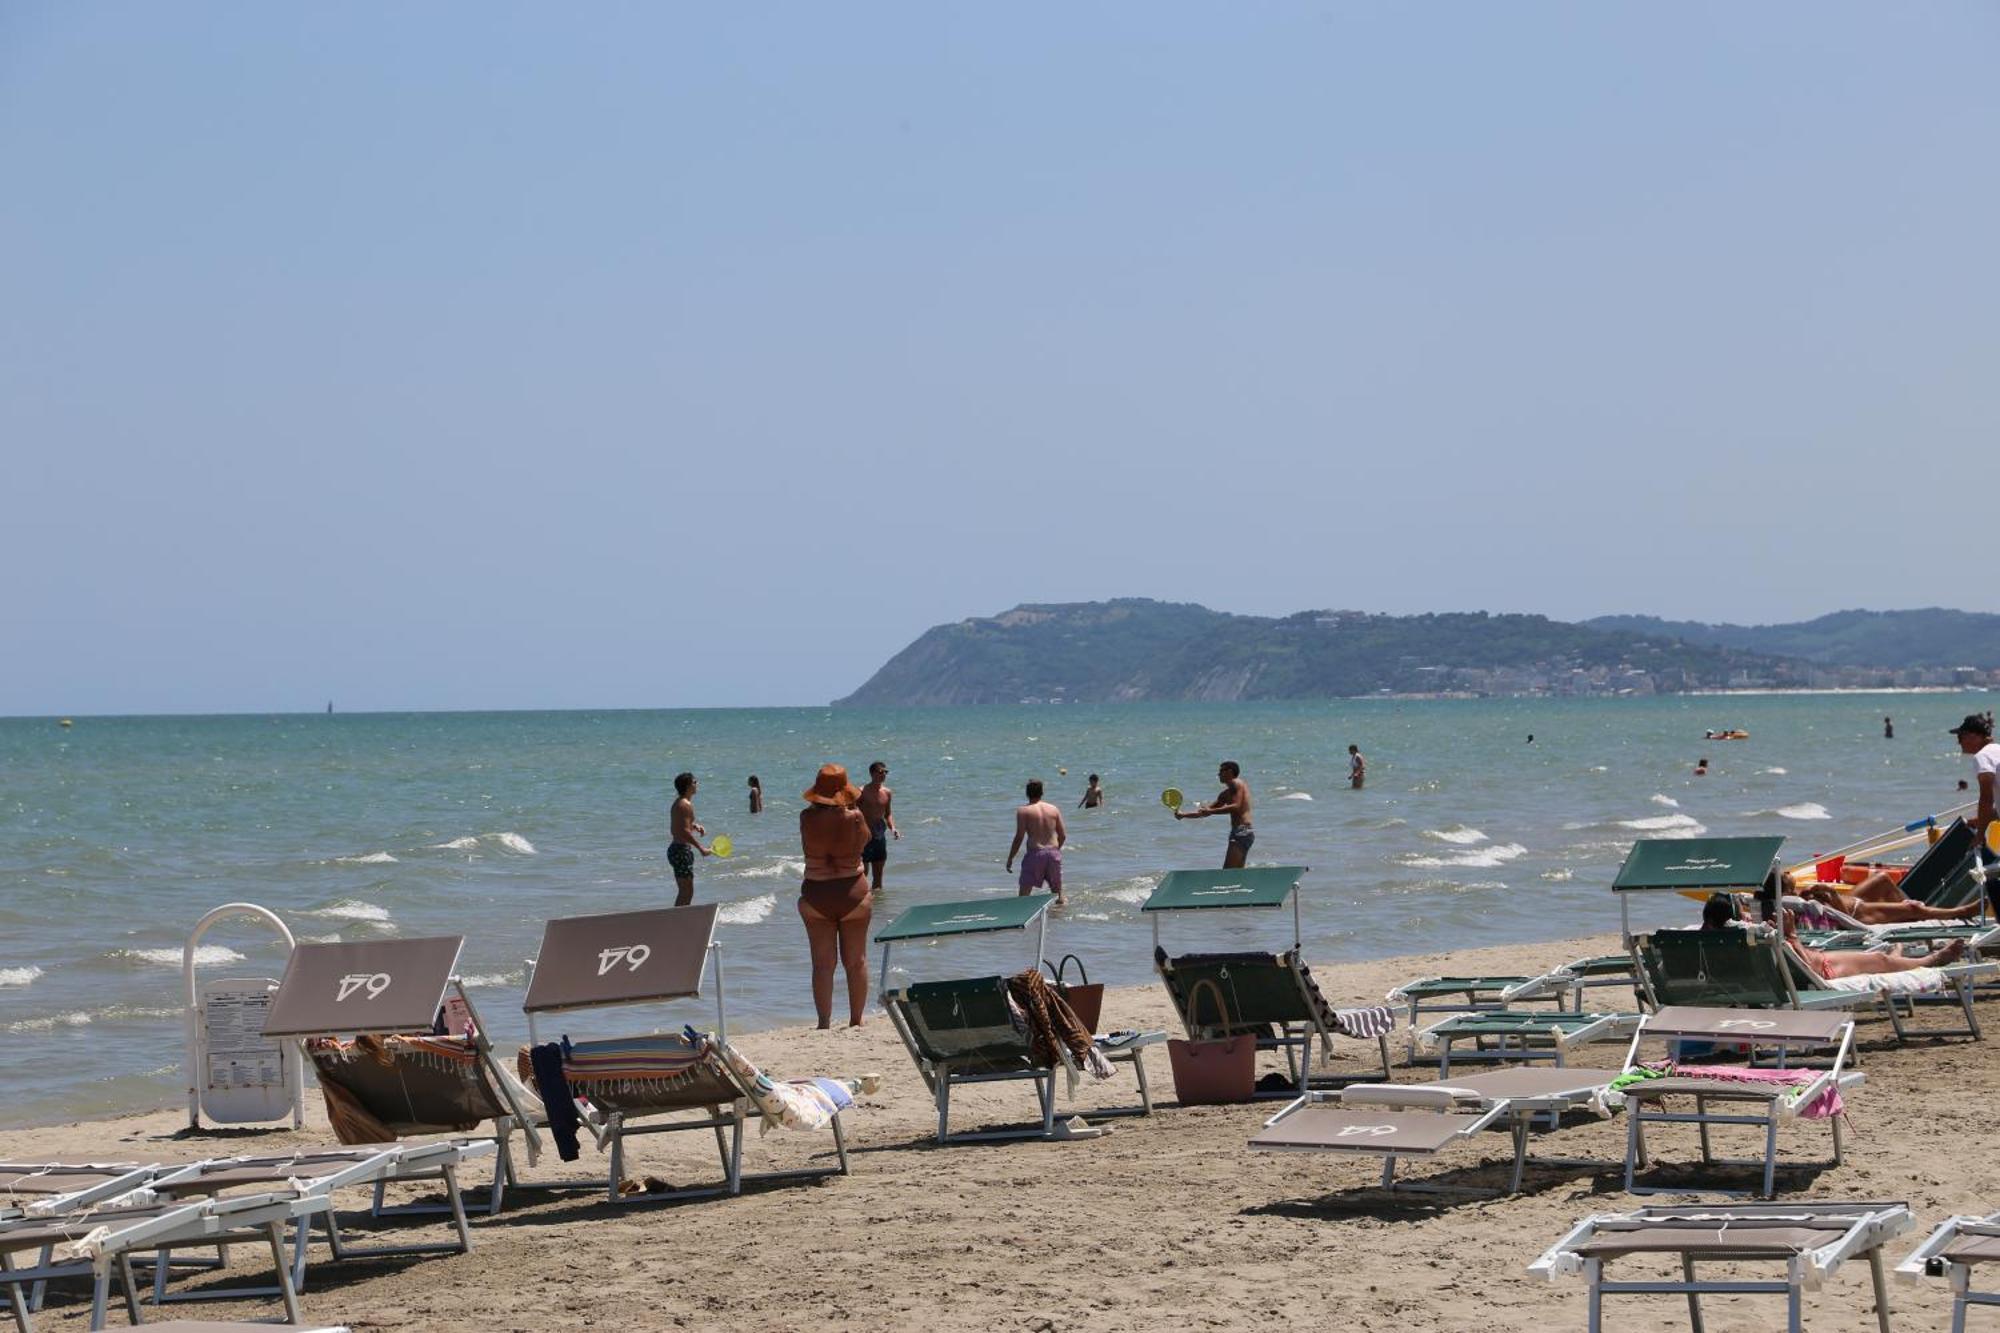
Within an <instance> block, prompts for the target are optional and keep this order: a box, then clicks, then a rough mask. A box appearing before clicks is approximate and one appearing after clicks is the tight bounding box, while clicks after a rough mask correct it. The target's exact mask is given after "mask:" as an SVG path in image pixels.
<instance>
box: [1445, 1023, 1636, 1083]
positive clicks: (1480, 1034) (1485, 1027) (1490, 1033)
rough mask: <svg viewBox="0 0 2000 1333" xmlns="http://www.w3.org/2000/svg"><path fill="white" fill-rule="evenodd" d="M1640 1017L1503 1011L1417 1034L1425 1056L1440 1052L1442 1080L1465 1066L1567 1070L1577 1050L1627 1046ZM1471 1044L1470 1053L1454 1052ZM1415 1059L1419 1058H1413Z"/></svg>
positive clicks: (1447, 1024) (1446, 1024)
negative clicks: (1458, 1064)
mask: <svg viewBox="0 0 2000 1333" xmlns="http://www.w3.org/2000/svg"><path fill="white" fill-rule="evenodd" d="M1639 1019H1640V1015H1638V1014H1576V1013H1570V1012H1569V1011H1568V1010H1565V1009H1553V1010H1542V1011H1539V1012H1536V1011H1533V1010H1521V1009H1500V1010H1487V1011H1485V1012H1480V1013H1470V1014H1455V1015H1453V1016H1452V1017H1450V1018H1447V1019H1445V1020H1444V1021H1443V1022H1442V1023H1433V1024H1431V1025H1430V1026H1429V1027H1427V1028H1425V1029H1424V1030H1423V1031H1422V1032H1420V1033H1418V1034H1417V1040H1416V1046H1417V1048H1418V1050H1419V1051H1423V1052H1429V1051H1435V1052H1436V1053H1437V1057H1438V1077H1439V1078H1444V1077H1446V1076H1447V1075H1449V1074H1450V1073H1451V1062H1452V1060H1453V1059H1454V1058H1456V1059H1459V1060H1477V1061H1489V1062H1490V1061H1507V1062H1515V1063H1527V1062H1529V1061H1536V1060H1548V1061H1551V1062H1552V1063H1554V1064H1557V1065H1561V1064H1563V1063H1565V1062H1566V1061H1567V1059H1568V1057H1569V1052H1570V1049H1571V1048H1572V1047H1575V1046H1584V1045H1588V1044H1590V1043H1591V1042H1598V1041H1624V1040H1625V1039H1626V1038H1628V1037H1630V1036H1631V1035H1632V1034H1633V1033H1634V1032H1636V1031H1638V1028H1639ZM1460 1042H1471V1043H1472V1049H1471V1050H1470V1051H1454V1050H1453V1047H1455V1046H1456V1045H1457V1044H1458V1043H1460ZM1413 1058H1414V1057H1413Z"/></svg>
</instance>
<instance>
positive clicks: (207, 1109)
mask: <svg viewBox="0 0 2000 1333" xmlns="http://www.w3.org/2000/svg"><path fill="white" fill-rule="evenodd" d="M277 990H278V983H277V982H275V981H272V980H270V979H268V978H262V977H259V978H252V979H249V980H244V979H235V980H226V981H211V982H208V983H206V984H205V985H203V986H202V988H201V1014H200V1021H201V1032H200V1047H199V1063H198V1066H197V1070H198V1074H199V1077H200V1079H201V1109H202V1111H203V1113H204V1114H206V1115H207V1116H208V1118H209V1119H210V1120H212V1121H214V1122H215V1123H216V1124H219V1125H240V1124H246V1123H250V1122H255V1121H264V1120H282V1119H284V1118H285V1117H286V1116H288V1115H290V1114H291V1113H292V1098H291V1077H290V1075H291V1063H292V1061H294V1060H296V1059H297V1058H298V1056H297V1054H296V1053H295V1052H294V1051H292V1050H291V1049H290V1044H289V1043H286V1042H280V1041H277V1040H274V1039H273V1038H270V1037H266V1036H265V1035H264V1016H265V1014H266V1013H267V1012H268V1011H269V1010H270V1007H271V997H272V996H273V995H275V994H276V993H277Z"/></svg>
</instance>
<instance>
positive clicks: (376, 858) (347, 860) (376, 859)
mask: <svg viewBox="0 0 2000 1333" xmlns="http://www.w3.org/2000/svg"><path fill="white" fill-rule="evenodd" d="M333 863H334V864H335V865H342V866H392V865H394V864H396V858H395V857H393V856H391V855H389V853H387V852H370V853H368V855H366V856H336V857H334V858H333Z"/></svg>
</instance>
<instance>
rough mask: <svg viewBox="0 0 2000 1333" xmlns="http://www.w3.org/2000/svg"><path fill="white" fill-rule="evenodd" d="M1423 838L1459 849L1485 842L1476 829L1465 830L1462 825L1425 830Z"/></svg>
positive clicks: (1484, 836) (1482, 835) (1484, 838)
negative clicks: (1452, 845) (1455, 846)
mask: <svg viewBox="0 0 2000 1333" xmlns="http://www.w3.org/2000/svg"><path fill="white" fill-rule="evenodd" d="M1424 836H1425V837H1426V838H1436V839H1437V840H1438V841H1439V842H1449V843H1455V844H1456V845H1458V846H1460V847H1469V846H1471V845H1472V844H1473V843H1475V842H1485V841H1486V835H1485V834H1484V833H1483V832H1481V831H1480V830H1478V829H1476V828H1467V827H1466V826H1465V825H1463V824H1454V825H1452V826H1451V827H1450V828H1427V829H1425V830H1424Z"/></svg>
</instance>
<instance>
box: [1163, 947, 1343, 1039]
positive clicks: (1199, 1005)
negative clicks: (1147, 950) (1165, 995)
mask: <svg viewBox="0 0 2000 1333" xmlns="http://www.w3.org/2000/svg"><path fill="white" fill-rule="evenodd" d="M1166 974H1167V979H1168V990H1169V992H1170V993H1171V994H1172V995H1173V998H1174V1006H1175V1008H1177V1009H1179V1010H1180V1012H1181V1018H1182V1019H1183V1021H1185V1022H1186V1023H1187V1025H1188V1027H1189V1028H1190V1029H1193V1028H1197V1027H1199V1028H1204V1029H1208V1030H1213V1031H1223V1030H1229V1029H1237V1028H1261V1027H1264V1026H1266V1025H1268V1024H1271V1023H1310V1022H1312V1021H1313V1018H1314V1015H1313V1011H1312V1005H1311V1004H1310V1003H1309V1002H1308V1000H1307V998H1306V995H1305V993H1304V992H1303V991H1302V990H1301V989H1300V987H1299V980H1298V977H1297V975H1296V974H1295V973H1294V972H1293V971H1292V969H1291V967H1290V965H1289V964H1287V963H1286V962H1285V960H1284V959H1282V958H1280V957H1278V956H1277V955H1275V954H1268V953H1226V954H1215V953H1211V954H1187V955H1184V956H1182V957H1180V958H1175V959H1172V960H1171V961H1169V962H1168V963H1167V965H1166ZM1203 981H1213V982H1214V983H1215V984H1216V987H1217V988H1218V989H1219V990H1221V992H1222V999H1223V1003H1224V1004H1225V1005H1226V1006H1227V1007H1228V1010H1229V1024H1228V1029H1223V1028H1222V1027H1221V1026H1220V1019H1221V1015H1219V1014H1217V1013H1216V1012H1215V996H1214V992H1212V991H1210V990H1209V989H1208V988H1207V987H1206V986H1201V985H1200V983H1201V982H1203ZM1197 988H1199V989H1198V990H1197ZM1190 996H1193V997H1195V998H1194V1001H1193V1007H1194V1010H1195V1012H1193V1013H1190V1012H1188V1010H1189V997H1190Z"/></svg>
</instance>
